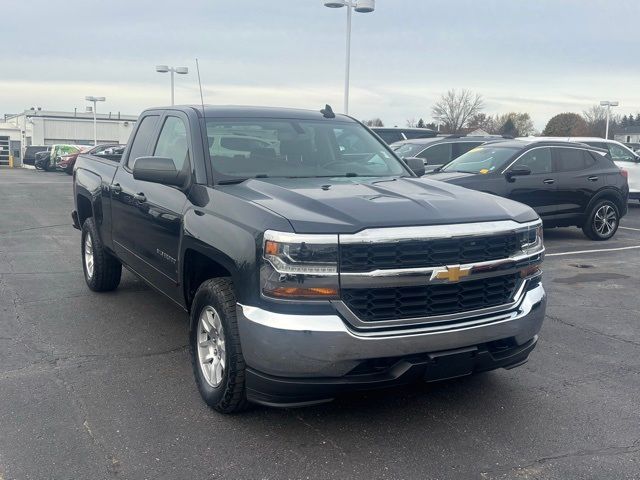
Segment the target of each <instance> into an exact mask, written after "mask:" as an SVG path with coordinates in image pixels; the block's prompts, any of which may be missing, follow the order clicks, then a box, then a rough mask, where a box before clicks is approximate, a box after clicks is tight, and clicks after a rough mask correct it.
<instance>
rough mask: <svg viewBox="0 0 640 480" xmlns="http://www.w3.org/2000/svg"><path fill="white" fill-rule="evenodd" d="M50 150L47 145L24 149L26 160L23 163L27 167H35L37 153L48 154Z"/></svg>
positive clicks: (31, 146)
mask: <svg viewBox="0 0 640 480" xmlns="http://www.w3.org/2000/svg"><path fill="white" fill-rule="evenodd" d="M49 148H50V147H49V146H47V145H29V146H28V147H27V148H25V149H24V158H23V159H22V163H24V164H25V165H35V163H36V153H38V152H47V151H48V150H49Z"/></svg>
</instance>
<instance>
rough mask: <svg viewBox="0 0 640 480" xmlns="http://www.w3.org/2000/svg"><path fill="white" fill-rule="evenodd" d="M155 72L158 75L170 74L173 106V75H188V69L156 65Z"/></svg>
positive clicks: (172, 102)
mask: <svg viewBox="0 0 640 480" xmlns="http://www.w3.org/2000/svg"><path fill="white" fill-rule="evenodd" d="M156 72H158V73H167V72H170V73H171V105H173V104H174V101H173V97H174V94H173V74H174V73H177V74H178V75H186V74H187V73H189V69H188V68H187V67H170V66H168V65H157V66H156Z"/></svg>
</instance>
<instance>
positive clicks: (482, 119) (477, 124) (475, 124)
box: [467, 113, 499, 133]
mask: <svg viewBox="0 0 640 480" xmlns="http://www.w3.org/2000/svg"><path fill="white" fill-rule="evenodd" d="M467 127H469V128H471V129H473V130H478V129H481V130H484V131H485V132H487V133H497V132H498V128H499V126H498V127H496V121H495V119H494V118H493V117H492V116H491V115H487V114H486V113H476V114H475V115H473V116H472V117H470V118H469V120H468V121H467Z"/></svg>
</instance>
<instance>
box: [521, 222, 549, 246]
mask: <svg viewBox="0 0 640 480" xmlns="http://www.w3.org/2000/svg"><path fill="white" fill-rule="evenodd" d="M517 234H518V242H519V243H520V249H521V250H522V251H523V252H525V253H536V252H538V251H542V250H543V248H544V241H543V234H542V222H540V223H537V224H534V225H530V226H529V227H527V228H524V229H522V230H518V232H517Z"/></svg>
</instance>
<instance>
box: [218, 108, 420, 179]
mask: <svg viewBox="0 0 640 480" xmlns="http://www.w3.org/2000/svg"><path fill="white" fill-rule="evenodd" d="M206 125H207V137H208V140H209V155H210V157H211V164H212V166H213V169H214V170H215V171H216V172H218V173H221V174H223V175H224V176H228V177H232V178H238V179H243V178H252V177H336V176H364V177H381V176H390V175H391V176H394V175H404V174H407V175H408V171H407V170H405V168H404V167H403V166H402V165H401V163H400V162H398V160H397V159H396V158H395V157H394V156H393V155H392V154H391V153H389V151H388V150H387V149H386V148H385V147H384V145H383V144H381V143H380V142H379V141H378V140H377V139H376V138H375V137H374V136H372V135H371V134H370V133H369V132H368V131H367V130H366V129H365V128H363V127H362V126H361V125H359V124H357V123H351V122H339V121H332V120H321V121H315V120H314V121H310V120H282V119H281V120H276V119H264V118H256V119H252V118H243V119H238V120H233V119H219V118H217V119H213V118H209V119H206Z"/></svg>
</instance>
